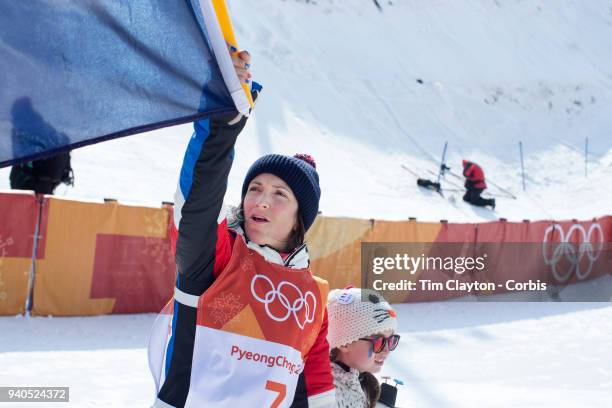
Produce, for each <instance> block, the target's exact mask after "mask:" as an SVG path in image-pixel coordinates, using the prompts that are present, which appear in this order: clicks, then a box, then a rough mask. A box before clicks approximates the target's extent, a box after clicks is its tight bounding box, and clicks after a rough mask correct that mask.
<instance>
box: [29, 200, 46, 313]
mask: <svg viewBox="0 0 612 408" xmlns="http://www.w3.org/2000/svg"><path fill="white" fill-rule="evenodd" d="M36 201H37V202H38V218H37V220H36V228H35V229H34V242H33V243H32V262H31V263H30V275H29V277H28V292H27V297H26V303H25V315H26V316H29V315H30V312H31V311H32V301H33V298H34V279H35V278H36V254H37V253H38V241H39V239H40V237H39V234H40V222H41V219H42V213H43V203H44V196H43V195H42V194H41V195H38V194H37V195H36Z"/></svg>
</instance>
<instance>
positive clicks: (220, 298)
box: [149, 52, 334, 407]
mask: <svg viewBox="0 0 612 408" xmlns="http://www.w3.org/2000/svg"><path fill="white" fill-rule="evenodd" d="M249 62H250V59H249V56H248V53H246V52H242V53H240V54H239V56H238V58H237V59H235V61H234V65H235V67H236V71H237V73H238V75H239V76H240V78H241V79H242V80H243V81H245V82H248V78H249V77H250V73H249V72H248V67H249ZM256 88H257V85H256V84H255V83H253V89H256ZM253 96H254V97H256V95H255V92H254V95H253ZM245 123H246V118H244V117H240V116H238V117H231V116H228V117H220V118H219V117H218V118H212V119H210V120H200V121H198V122H196V123H195V124H194V125H195V126H194V127H195V133H194V135H193V137H192V138H191V140H190V142H189V146H188V148H187V152H186V154H185V158H184V162H183V166H182V168H181V174H180V181H179V187H178V190H177V194H176V197H175V214H174V223H175V227H176V228H177V230H178V231H176V230H175V235H176V236H177V240H176V264H177V270H178V276H177V282H176V288H175V292H174V301H173V302H172V303H170V304H169V305H168V306H167V308H166V310H165V311H164V312H163V313H162V315H160V318H158V321H157V322H156V324H155V327H154V330H153V334H152V336H151V341H150V344H149V360H150V367H151V370H152V372H153V376H154V378H155V382H156V390H157V400H156V403H155V405H154V406H155V407H183V406H187V407H232V406H234V407H246V406H262V407H264V406H265V407H270V406H272V407H279V406H283V407H285V406H289V405H292V406H295V407H315V406H317V407H319V406H321V407H323V406H332V405H333V404H334V399H333V398H334V391H333V380H332V376H331V367H330V363H329V357H328V350H329V344H328V343H327V340H326V336H327V313H326V309H325V299H326V296H327V292H328V286H327V282H325V281H323V280H321V279H318V278H315V277H314V276H313V275H312V274H311V272H310V270H309V269H308V267H309V259H308V250H307V248H306V244H305V243H304V234H305V233H306V231H307V230H308V228H310V226H311V225H312V224H313V222H314V220H315V218H316V216H317V212H318V207H319V198H320V194H321V190H320V188H319V176H318V174H317V170H316V166H315V163H314V160H312V158H310V156H306V155H297V156H295V157H289V156H281V155H267V156H264V157H262V158H260V159H259V160H257V161H256V162H255V163H254V164H253V165H252V166H251V168H250V169H249V170H248V172H247V174H246V177H245V179H244V183H243V186H242V200H241V203H240V205H239V207H238V208H237V209H236V210H235V211H234V212H233V214H232V216H230V217H229V218H228V219H225V218H224V217H223V216H220V213H221V208H222V202H223V196H224V195H225V190H226V185H227V178H228V174H229V171H230V168H231V165H232V158H233V149H234V144H235V142H236V137H237V136H238V134H239V133H240V131H241V130H242V129H243V127H244V125H245Z"/></svg>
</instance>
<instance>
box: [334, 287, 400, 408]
mask: <svg viewBox="0 0 612 408" xmlns="http://www.w3.org/2000/svg"><path fill="white" fill-rule="evenodd" d="M327 310H328V314H329V332H328V335H327V339H328V340H329V345H330V347H331V352H330V360H331V361H332V373H333V376H334V385H335V388H336V406H337V407H340V408H369V407H374V406H376V403H377V401H378V397H379V394H380V386H379V384H378V380H377V379H376V377H374V376H373V375H372V373H377V372H379V371H380V370H381V368H382V366H383V364H384V363H385V360H386V358H387V357H388V356H389V352H391V351H393V350H394V349H395V348H396V347H397V344H398V342H399V339H400V336H399V335H397V334H395V331H396V329H397V318H396V314H395V311H394V310H393V309H392V308H391V306H389V304H388V303H387V302H386V301H385V299H384V298H383V297H382V296H381V295H380V294H378V293H377V292H375V291H373V290H369V289H359V288H345V289H342V290H338V289H335V290H332V291H331V292H330V293H329V297H328V303H327Z"/></svg>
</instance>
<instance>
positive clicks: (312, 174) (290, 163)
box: [242, 154, 321, 231]
mask: <svg viewBox="0 0 612 408" xmlns="http://www.w3.org/2000/svg"><path fill="white" fill-rule="evenodd" d="M263 173H270V174H274V175H275V176H276V177H278V178H280V179H281V180H283V181H284V182H285V183H287V185H288V186H289V188H291V191H292V192H293V195H295V198H296V199H297V201H298V213H299V214H300V216H301V217H302V222H303V224H304V229H305V230H306V231H308V228H310V226H311V225H312V223H313V222H314V220H315V218H316V217H317V213H318V212H319V199H320V198H321V188H320V187H319V174H317V169H316V164H315V161H314V160H313V158H312V157H310V156H309V155H306V154H296V155H295V156H293V157H290V156H283V155H280V154H268V155H266V156H263V157H260V158H259V159H257V161H255V163H253V165H252V166H251V168H250V169H249V171H248V172H247V174H246V177H245V178H244V183H243V184H242V199H243V200H244V196H245V195H246V192H247V188H248V187H249V184H250V183H251V181H252V180H253V179H254V178H255V177H257V176H258V175H260V174H263Z"/></svg>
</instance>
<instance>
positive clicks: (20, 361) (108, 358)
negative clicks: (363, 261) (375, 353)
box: [0, 302, 612, 408]
mask: <svg viewBox="0 0 612 408" xmlns="http://www.w3.org/2000/svg"><path fill="white" fill-rule="evenodd" d="M394 308H395V309H396V310H397V313H398V316H399V328H400V329H399V334H400V335H401V336H402V339H401V341H400V345H399V346H398V348H397V349H396V351H394V352H393V353H391V355H390V357H389V358H388V359H387V362H386V364H385V366H384V367H383V371H382V374H383V375H389V376H391V377H392V378H399V379H401V380H403V382H404V383H405V385H404V386H403V387H400V391H399V394H398V406H400V407H436V408H439V407H453V408H454V407H474V406H486V407H517V406H529V407H561V406H563V407H565V406H567V407H608V406H609V403H610V401H612V358H610V350H609V337H610V333H612V306H610V304H609V303H518V302H508V303H505V302H439V303H420V304H402V305H394ZM154 318H155V315H153V314H142V315H120V316H99V317H88V318H79V317H65V318H58V317H55V318H45V317H31V318H25V317H0V330H1V332H2V336H0V350H2V352H0V367H2V380H1V381H0V385H2V386H9V385H10V386H69V387H70V402H71V405H72V406H78V407H147V406H150V404H151V403H152V401H153V398H154V385H153V379H152V377H151V376H150V374H149V369H148V365H147V350H146V344H147V335H148V333H149V329H150V327H151V325H152V323H153V320H154ZM65 405H66V404H61V403H58V404H51V403H49V404H45V405H44V406H49V407H54V406H57V407H62V406H65ZM2 406H4V405H2ZM18 406H24V407H25V406H28V404H21V403H20V404H19V405H18ZM33 406H39V405H35V404H34V405H33Z"/></svg>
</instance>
